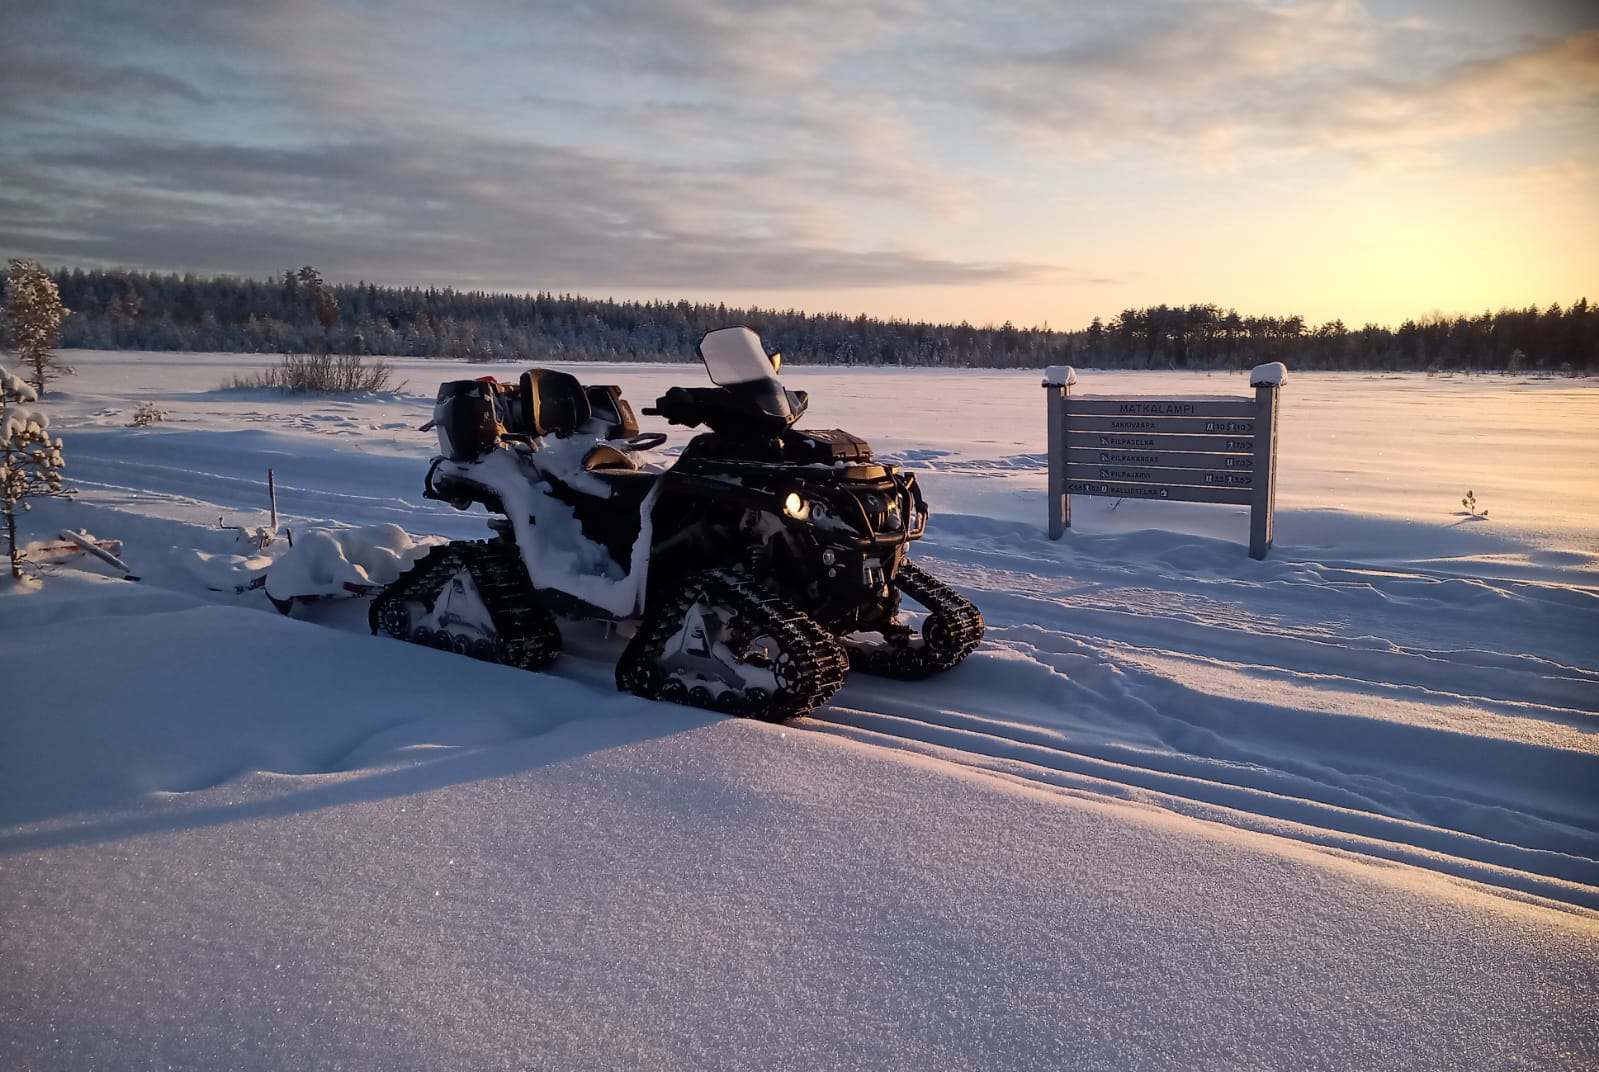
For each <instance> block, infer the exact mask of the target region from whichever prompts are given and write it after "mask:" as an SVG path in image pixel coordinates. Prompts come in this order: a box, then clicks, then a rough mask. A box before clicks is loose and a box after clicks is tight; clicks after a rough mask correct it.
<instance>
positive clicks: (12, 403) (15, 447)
mask: <svg viewBox="0 0 1599 1072" xmlns="http://www.w3.org/2000/svg"><path fill="white" fill-rule="evenodd" d="M38 400H39V394H38V392H37V391H35V390H34V389H33V387H32V386H31V385H29V384H27V383H24V382H23V381H22V380H21V379H19V378H18V377H16V376H14V375H12V374H11V372H10V370H8V369H6V368H5V367H4V366H0V513H3V514H4V516H5V523H6V548H7V554H8V555H9V556H10V559H11V576H13V577H21V576H22V551H21V549H20V548H19V547H18V546H17V507H19V506H20V507H21V508H22V509H23V510H24V511H26V510H29V509H31V508H32V504H31V503H30V502H29V501H28V500H30V499H36V498H42V497H45V496H65V495H70V494H71V492H69V491H67V490H65V489H64V488H62V486H61V470H62V469H63V468H65V466H66V463H65V462H64V461H63V460H62V458H61V440H59V439H51V438H50V436H49V433H48V432H47V431H46V429H48V428H49V427H50V418H49V417H48V416H46V415H45V414H44V413H43V412H41V411H40V410H38V409H37V408H35V407H34V406H33V405H32V404H31V403H34V402H37V401H38Z"/></svg>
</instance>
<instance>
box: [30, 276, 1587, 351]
mask: <svg viewBox="0 0 1599 1072" xmlns="http://www.w3.org/2000/svg"><path fill="white" fill-rule="evenodd" d="M49 274H50V277H51V279H52V280H53V281H54V282H55V284H56V286H57V287H58V288H59V290H60V293H61V300H62V302H63V304H65V306H66V307H67V308H68V309H70V310H71V311H72V312H71V316H70V317H69V318H68V319H67V321H66V323H65V324H64V325H63V327H62V332H61V343H60V345H61V346H63V347H65V348H78V349H100V350H127V349H133V350H178V351H184V350H188V351H234V352H246V353H290V354H294V353H327V352H331V353H350V354H374V355H386V356H410V357H443V358H458V359H463V360H467V361H482V362H490V361H493V362H501V361H504V362H523V363H540V362H550V363H556V362H568V361H573V362H580V361H686V360H693V357H694V353H695V345H696V343H697V342H698V341H699V338H700V336H701V335H703V334H704V333H705V332H706V331H709V330H711V329H713V328H718V327H726V326H728V325H730V324H747V325H748V326H749V327H751V328H753V329H754V330H755V331H757V332H758V333H759V334H760V335H761V338H762V340H763V341H764V342H765V343H766V344H767V346H768V347H769V348H771V349H774V350H781V351H782V352H783V354H784V355H785V357H786V358H787V359H789V360H791V361H794V362H795V363H802V364H827V365H910V366H923V367H948V368H954V367H979V368H1043V367H1045V366H1048V365H1075V366H1078V367H1082V368H1105V369H1167V368H1186V369H1217V370H1223V369H1240V368H1249V367H1251V366H1253V365H1256V364H1260V363H1262V362H1266V361H1282V362H1284V363H1285V364H1287V365H1288V366H1289V367H1290V368H1294V369H1300V370H1368V371H1381V370H1416V371H1421V370H1438V371H1477V372H1493V371H1512V372H1516V371H1523V370H1529V371H1530V370H1545V371H1550V372H1562V373H1566V374H1569V375H1588V374H1593V373H1599V309H1596V308H1595V307H1594V306H1592V305H1590V304H1589V303H1588V301H1587V299H1586V298H1582V299H1579V300H1577V301H1576V302H1574V303H1572V304H1571V305H1570V306H1569V307H1567V308H1561V307H1560V306H1559V305H1558V304H1552V305H1550V306H1548V307H1547V308H1544V309H1540V308H1538V307H1537V306H1528V307H1527V308H1525V309H1500V310H1499V311H1498V312H1489V311H1484V312H1483V313H1482V314H1481V315H1479V316H1474V317H1467V316H1456V317H1447V316H1442V315H1438V314H1434V315H1431V316H1424V317H1421V318H1419V319H1412V320H1406V321H1405V322H1404V323H1403V324H1401V325H1400V326H1399V327H1397V328H1392V327H1385V326H1379V325H1376V324H1367V325H1365V326H1364V327H1360V328H1353V329H1351V328H1348V327H1346V326H1345V325H1344V323H1343V322H1342V321H1341V320H1334V321H1330V322H1328V323H1325V324H1321V325H1317V326H1312V325H1310V324H1307V323H1306V322H1305V320H1304V318H1302V317H1299V316H1286V317H1272V316H1243V315H1240V314H1239V313H1238V312H1237V311H1236V310H1233V309H1222V308H1220V307H1218V306H1216V305H1188V306H1167V305H1156V306H1151V307H1149V308H1147V309H1126V310H1123V311H1122V312H1121V313H1120V314H1118V315H1117V316H1115V317H1113V318H1112V319H1111V320H1110V322H1109V323H1105V322H1103V321H1102V320H1101V319H1100V318H1098V317H1096V318H1094V320H1093V322H1092V323H1091V324H1089V325H1088V326H1087V327H1085V328H1080V329H1076V330H1066V331H1061V330H1053V329H1050V328H1048V327H1029V328H1018V327H1016V326H1015V325H1014V324H1011V323H1010V322H1008V321H1007V322H1006V323H1005V324H1003V325H1001V326H999V327H994V326H983V327H975V326H973V325H971V324H969V323H960V324H930V323H922V322H916V321H908V320H878V319H874V318H871V317H867V316H865V315H861V316H856V317H848V316H844V315H842V314H839V313H820V314H817V313H803V312H799V311H796V310H793V309H788V310H782V311H779V310H775V309H760V308H737V307H729V306H727V305H725V304H717V305H711V304H707V303H694V302H688V301H675V302H673V301H652V302H636V301H615V300H611V299H595V298H586V297H582V296H578V295H570V294H560V295H557V294H552V293H548V292H539V293H536V294H505V293H488V292H485V291H479V290H470V291H465V290H456V289H453V288H449V287H442V288H440V287H380V286H377V285H375V284H371V283H366V282H361V283H354V284H349V283H328V282H326V281H324V280H323V279H322V277H321V274H320V273H319V272H318V271H317V270H316V269H315V268H313V267H310V266H307V267H303V268H301V269H299V270H297V271H294V270H291V271H285V272H284V273H283V275H282V276H281V277H278V278H275V279H269V280H254V279H242V278H237V277H232V276H219V277H211V278H200V277H197V276H195V275H194V274H193V273H188V274H184V275H181V276H180V275H178V274H175V273H168V274H159V273H154V272H135V271H126V270H101V269H94V270H88V271H86V270H84V269H81V268H72V269H66V268H62V269H58V270H55V271H53V272H50V273H49ZM0 299H3V295H0Z"/></svg>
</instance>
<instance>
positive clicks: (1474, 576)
mask: <svg viewBox="0 0 1599 1072" xmlns="http://www.w3.org/2000/svg"><path fill="white" fill-rule="evenodd" d="M64 356H65V360H67V361H68V362H69V363H71V364H74V365H76V366H77V367H78V370H79V374H78V375H77V376H76V377H74V378H69V379H65V380H62V381H60V382H59V383H58V385H57V386H58V387H59V388H60V390H59V391H52V393H51V394H49V395H47V397H46V398H45V399H44V400H43V403H42V405H43V407H44V408H45V409H47V410H48V412H49V413H50V415H51V418H52V422H51V431H52V433H54V434H58V435H60V436H61V437H62V438H63V439H64V440H65V456H66V459H67V469H66V476H67V480H68V483H69V484H70V485H72V486H75V487H76V488H77V489H78V491H79V494H78V497H77V499H76V500H75V501H73V502H44V503H41V504H40V505H39V506H38V507H37V508H36V509H35V511H34V512H33V513H32V514H30V515H27V516H26V517H25V519H24V525H25V535H24V539H25V540H32V539H42V538H45V537H50V536H54V535H55V533H56V532H57V531H58V530H60V529H62V528H65V527H69V526H70V527H73V528H78V529H87V530H89V531H91V532H92V533H94V534H95V535H97V536H100V537H104V538H116V539H120V540H122V541H123V543H124V552H123V557H124V558H125V559H126V561H127V563H128V565H129V567H130V568H131V569H133V571H134V572H135V573H137V574H138V575H139V576H140V577H141V578H142V579H141V580H139V581H137V582H128V581H124V580H120V579H117V578H116V577H114V576H113V574H114V572H115V571H112V570H110V569H108V568H107V567H104V566H102V565H100V564H97V563H84V562H81V561H80V562H79V563H77V564H74V565H69V566H59V567H54V568H52V569H50V570H49V572H48V573H47V575H46V576H45V578H44V579H43V583H42V584H32V583H30V584H27V585H23V586H20V587H19V586H15V585H12V584H11V583H10V582H9V581H0V679H3V680H4V682H5V686H4V690H3V692H0V1067H4V1068H21V1069H56V1068H61V1069H82V1068H100V1067H116V1068H197V1069H221V1068H230V1069H231V1068H451V1069H467V1068H473V1069H475V1068H652V1069H653V1068H663V1067H664V1068H763V1069H764V1068H796V1069H813V1068H835V1067H836V1068H905V1069H945V1068H972V1069H983V1068H1018V1069H1020V1068H1093V1069H1098V1068H1105V1069H1156V1068H1159V1069H1200V1068H1205V1069H1236V1068H1281V1069H1306V1068H1327V1069H1367V1068H1405V1069H1478V1068H1480V1069H1501V1068H1511V1067H1515V1068H1559V1069H1590V1068H1593V1067H1595V1066H1596V1065H1599V1018H1596V1017H1595V1016H1594V1012H1593V1010H1594V1008H1595V1001H1596V998H1599V737H1596V734H1595V731H1596V729H1599V480H1595V479H1593V473H1594V472H1595V470H1596V467H1599V436H1596V433H1595V431H1594V429H1595V428H1599V388H1596V387H1595V385H1593V384H1591V383H1584V382H1579V381H1570V380H1533V379H1521V378H1471V379H1466V378H1461V377H1455V378H1450V377H1435V378H1429V377H1423V376H1357V375H1293V374H1291V375H1290V379H1289V382H1288V384H1287V386H1286V387H1285V388H1284V389H1283V414H1284V416H1283V426H1282V441H1281V448H1280V449H1281V477H1280V484H1279V491H1278V518H1277V537H1276V545H1275V547H1274V549H1273V551H1272V552H1271V554H1270V556H1269V557H1268V558H1267V559H1266V560H1265V561H1259V562H1257V561H1253V560H1251V559H1250V558H1248V557H1247V554H1246V546H1247V543H1248V517H1247V510H1245V509H1242V508H1234V507H1208V506H1201V505H1191V504H1168V503H1148V502H1133V501H1128V502H1123V503H1120V504H1117V503H1114V502H1112V501H1109V500H1100V499H1078V500H1075V501H1074V504H1073V525H1074V527H1073V529H1072V530H1071V531H1070V532H1069V533H1068V534H1067V536H1066V537H1065V538H1064V539H1063V540H1061V541H1059V542H1053V541H1050V540H1049V539H1048V538H1047V536H1046V534H1045V522H1046V518H1045V505H1044V482H1045V475H1046V466H1045V459H1044V454H1043V451H1044V447H1043V440H1044V421H1043V412H1044V398H1043V392H1042V391H1041V390H1040V388H1039V377H1038V374H1037V373H1010V372H1006V373H1000V372H983V371H971V370H965V371H941V372H910V371H899V370H813V369H808V368H805V367H804V366H798V365H791V366H790V367H788V368H786V369H785V376H784V378H785V380H787V381H788V382H789V384H790V386H793V387H798V388H803V389H805V390H808V391H809V392H810V393H811V407H812V408H811V412H810V414H809V415H808V416H807V418H806V420H805V421H804V422H803V423H804V424H805V425H807V426H810V427H833V426H837V427H843V428H847V429H850V430H852V431H854V432H857V433H859V434H861V435H864V436H866V437H867V438H869V439H870V440H871V441H872V443H873V445H874V447H875V448H876V449H877V451H878V454H879V456H882V457H886V458H887V459H889V460H894V461H898V462H900V463H901V464H904V465H906V466H907V467H909V468H912V469H914V470H915V471H916V472H917V473H918V475H919V478H920V479H921V480H922V482H923V486H924V489H925V491H926V493H927V495H928V498H929V500H930V501H931V503H932V505H933V509H934V515H933V519H932V522H931V524H930V526H929V530H928V537H927V538H926V539H925V540H924V541H923V542H922V544H921V545H920V547H919V548H918V558H919V559H920V561H922V562H923V563H924V564H925V565H927V566H928V567H929V568H930V569H931V570H932V571H933V572H934V573H936V574H937V575H939V576H941V577H943V578H944V579H946V580H948V581H949V582H951V583H952V584H954V585H955V586H957V587H958V588H959V589H960V590H961V591H963V592H964V593H966V594H967V595H968V596H969V597H970V598H972V599H973V600H974V601H975V602H976V603H977V604H978V606H979V607H980V608H981V609H982V611H983V613H984V615H985V617H986V618H987V620H988V625H989V631H988V636H987V639H986V640H985V641H984V643H983V646H982V647H981V648H980V649H979V650H978V651H977V653H976V654H974V655H973V656H972V657H971V658H970V659H969V660H968V661H967V662H966V663H965V664H963V665H962V666H961V667H959V668H958V669H957V670H955V671H953V672H952V673H950V674H948V675H945V676H944V677H942V678H938V679H934V680H931V681H928V682H923V683H918V684H911V685H906V684H899V683H893V682H887V681H882V680H876V679H869V678H861V677H857V678H852V679H851V680H850V681H849V682H848V683H847V684H846V685H845V687H844V688H843V690H842V691H840V692H839V693H838V695H837V696H836V697H835V698H834V701H833V702H832V703H831V704H829V705H828V706H826V707H823V708H821V709H819V710H818V711H816V712H815V713H814V715H813V716H812V717H809V718H806V719H803V720H800V721H798V722H796V723H793V724H791V725H788V726H783V727H775V726H766V725H760V724H755V723H749V722H743V721H735V720H725V719H721V718H718V717H714V716H710V715H707V714H704V713H701V712H696V711H691V710H687V709H683V708H676V707H672V706H669V705H664V704H650V703H646V702H644V701H641V700H638V699H636V698H633V697H629V696H624V695H621V694H618V693H616V692H615V691H614V687H613V685H612V679H611V668H612V662H613V660H614V658H615V656H616V654H617V653H618V651H619V642H618V641H616V640H614V639H610V638H607V637H606V636H604V635H603V633H602V632H601V631H600V630H599V629H598V628H596V627H574V628H572V629H570V630H569V632H568V636H567V652H566V654H564V655H563V656H562V658H561V660H560V661H559V662H558V663H557V664H556V667H555V668H554V669H553V671H552V672H550V673H546V674H538V675H530V674H525V673H520V672H517V671H512V670H508V669H505V668H501V667H496V666H490V665H485V664H481V663H476V662H472V661H469V660H466V659H464V658H459V657H455V656H451V655H447V654H443V653H439V652H435V651H431V650H424V649H421V648H417V647H414V646H411V645H405V644H401V643H398V642H396V641H392V640H386V639H379V638H373V637H370V636H368V635H367V630H366V627H365V607H364V603H363V602H362V601H361V600H359V599H351V600H346V601H339V602H328V603H322V604H315V605H305V606H302V607H299V608H297V609H296V611H295V613H294V616H293V617H292V618H284V617H281V616H279V615H278V614H277V613H276V612H274V611H273V610H272V609H271V607H270V605H269V604H268V602H267V599H266V596H265V595H264V594H263V593H262V592H261V591H259V590H256V591H247V592H234V591H232V590H231V580H232V579H233V578H236V577H246V576H247V575H248V572H249V569H250V566H249V564H248V563H245V562H244V561H243V560H242V559H241V558H240V557H239V556H240V553H241V551H243V550H244V548H243V547H242V546H241V544H240V542H239V540H238V538H237V535H236V533H235V532H234V531H233V530H232V529H229V528H224V527H219V525H218V520H219V518H220V519H222V520H223V521H224V522H225V524H226V525H227V526H243V527H246V528H251V529H253V528H254V527H256V526H259V525H263V524H265V523H266V520H267V516H266V471H267V469H268V468H271V469H273V470H274V471H275V475H276V483H277V492H278V504H279V509H280V511H281V513H282V515H283V521H284V522H285V523H286V524H287V525H288V526H289V527H291V528H292V529H294V530H295V531H296V532H297V533H302V534H306V533H309V532H310V531H311V530H312V529H314V528H318V527H336V528H350V527H366V526H378V525H383V524H396V525H399V526H402V527H403V528H405V529H406V530H407V531H409V532H410V533H412V534H413V535H416V536H418V537H422V536H443V537H448V538H459V537H477V536H480V535H482V534H483V533H484V531H485V530H484V527H483V515H482V513H481V512H480V511H478V512H470V513H457V512H456V511H453V510H451V509H449V508H448V507H444V506H442V505H440V504H437V503H431V502H427V501H426V500H423V499H422V497H421V494H420V492H421V481H422V475H423V472H424V471H425V468H426V464H427V460H428V458H429V457H430V455H431V452H432V443H433V441H432V437H431V436H430V435H423V434H419V433H417V432H415V431H414V430H413V429H415V428H416V426H417V425H419V424H421V423H422V421H424V420H425V419H426V418H427V416H428V414H429V412H430V409H431V402H430V398H431V394H432V390H433V388H434V386H435V385H436V383H437V382H438V381H439V380H441V379H445V378H457V377H459V376H462V375H478V374H482V373H483V372H485V371H495V372H501V373H504V372H509V371H512V370H509V369H493V368H491V369H482V368H476V367H474V368H472V369H471V370H469V371H467V370H464V369H463V368H462V367H461V366H458V365H449V364H445V363H440V362H427V361H402V362H397V363H396V364H397V365H398V368H399V378H401V379H403V380H406V381H407V387H406V388H404V389H403V390H401V391H399V392H397V393H395V394H393V395H390V396H385V397H381V398H367V399H358V400H342V399H340V400H329V399H289V398H285V397H282V396H278V395H275V394H271V393H265V392H253V393H252V392H245V393H240V392H220V391H217V390H216V389H215V388H216V387H217V385H218V384H219V383H220V382H221V381H222V380H223V379H224V378H225V377H226V376H228V375H230V374H232V373H237V372H241V371H248V370H250V369H252V368H255V367H259V366H260V365H261V364H263V363H267V362H270V361H271V360H273V359H272V358H270V357H247V356H231V355H187V354H108V353H69V354H67V355H64ZM570 370H571V371H573V372H575V373H577V374H578V375H579V376H580V377H581V378H583V379H584V380H585V381H586V382H615V383H619V384H621V385H622V386H623V388H624V391H625V393H626V395H627V397H629V398H630V399H631V400H632V401H633V403H634V405H635V407H640V406H643V405H647V404H649V402H650V401H652V400H653V399H654V397H655V396H656V395H657V394H658V393H659V392H660V391H661V390H662V389H664V388H665V387H666V386H668V385H671V384H673V383H686V384H697V383H701V382H703V375H704V374H703V371H702V370H700V369H699V368H698V367H697V366H693V367H690V366H681V367H662V366H625V365H619V366H599V367H596V366H578V367H572V368H571V369H570ZM1079 375H1080V382H1079V386H1078V388H1077V390H1078V391H1079V392H1087V393H1101V394H1116V393H1131V394H1148V395H1179V394H1226V393H1238V394H1244V393H1247V384H1246V381H1245V380H1244V378H1243V377H1241V376H1227V375H1224V374H1216V375H1214V376H1207V375H1204V374H1177V373H1163V374H1155V373H1095V372H1092V371H1085V372H1081V373H1080V374H1079ZM141 402H153V403H155V404H156V405H158V406H159V407H160V408H162V409H163V410H165V411H166V413H167V417H166V420H165V421H163V422H162V423H160V424H157V425H155V426H152V427H148V428H133V427H129V422H130V420H131V417H132V414H133V411H134V409H135V407H136V406H137V405H138V404H139V403H141ZM644 426H645V429H646V430H651V429H657V430H662V431H670V433H671V436H672V438H671V441H670V442H669V444H668V447H667V448H666V449H665V450H663V451H662V452H661V454H662V455H663V460H664V459H666V458H669V456H670V452H671V451H672V450H673V449H675V448H677V447H680V446H681V445H682V444H683V443H684V442H685V441H686V439H687V434H685V433H684V432H683V431H682V430H681V429H667V428H666V426H664V425H661V424H659V423H657V422H655V421H653V420H652V419H650V418H645V419H644ZM1468 489H1470V490H1472V491H1474V492H1475V496H1476V500H1477V503H1478V505H1479V509H1481V508H1484V507H1485V508H1486V509H1487V511H1488V514H1489V516H1488V518H1487V519H1483V518H1480V517H1471V516H1468V515H1467V513H1466V512H1465V511H1464V510H1463V509H1462V508H1461V506H1460V499H1461V497H1462V496H1463V495H1464V494H1465V493H1466V491H1467V490H1468ZM281 547H282V544H281V542H280V543H279V544H277V545H274V546H273V547H270V548H268V549H267V552H266V556H267V557H270V556H271V555H272V554H274V553H276V552H278V551H279V550H281ZM258 565H259V564H258ZM208 582H209V585H211V586H219V587H222V588H224V589H226V590H224V591H215V590H213V587H208Z"/></svg>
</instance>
